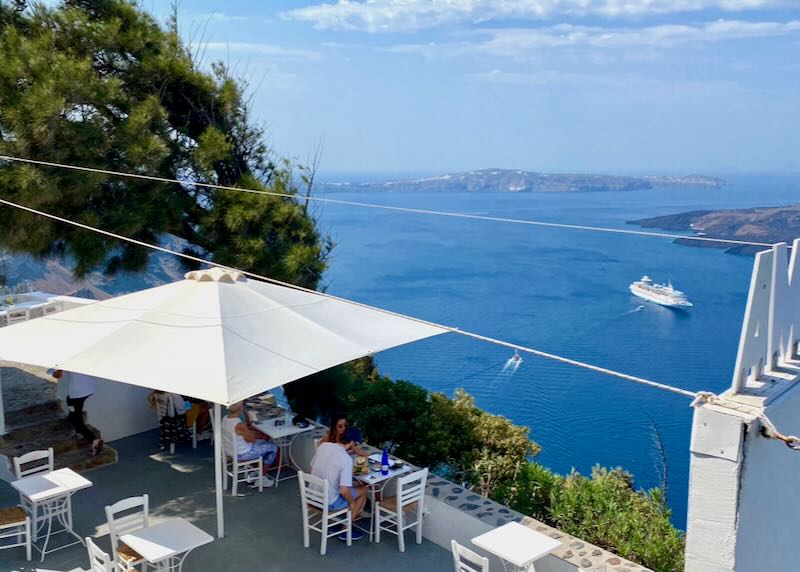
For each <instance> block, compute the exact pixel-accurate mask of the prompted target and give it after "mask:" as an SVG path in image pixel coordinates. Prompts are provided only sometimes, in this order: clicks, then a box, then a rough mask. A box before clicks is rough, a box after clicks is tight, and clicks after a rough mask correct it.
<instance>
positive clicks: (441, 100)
mask: <svg viewBox="0 0 800 572" xmlns="http://www.w3.org/2000/svg"><path fill="white" fill-rule="evenodd" d="M144 5H145V7H147V8H148V9H150V10H151V11H152V12H154V13H155V14H156V15H158V16H159V17H163V16H165V15H166V13H167V12H168V6H169V3H168V2H167V1H166V0H145V2H144ZM179 14H180V26H181V31H182V35H183V37H184V39H185V40H186V41H187V42H190V43H192V44H193V45H195V46H196V49H198V50H200V51H201V53H203V54H204V56H205V61H209V60H218V59H222V60H224V61H226V62H228V63H229V64H230V65H231V66H232V67H233V68H234V69H235V70H236V71H237V72H238V73H239V74H240V75H242V76H243V77H245V78H247V79H249V80H250V82H251V86H252V95H253V109H254V113H255V116H256V118H257V119H259V120H261V121H264V122H265V123H266V124H267V125H268V127H269V135H270V140H271V142H272V144H273V146H274V147H275V148H276V150H277V151H278V152H280V153H282V154H287V155H292V156H295V157H297V158H299V159H301V160H302V159H306V158H307V157H309V156H310V155H311V154H312V152H313V150H314V148H315V146H316V145H317V142H318V141H319V140H320V138H321V137H324V138H325V146H324V156H323V160H322V164H321V170H322V172H323V173H328V174H330V173H336V172H392V173H441V172H452V171H458V170H469V169H477V168H483V167H507V168H521V169H529V170H539V171H576V172H605V173H611V172H619V173H623V172H624V173H645V172H647V173H661V172H665V173H675V172H704V173H731V172H800V145H799V144H798V143H800V141H798V139H800V137H799V136H798V134H799V133H800V57H799V56H800V1H799V0H480V1H479V0H434V1H422V0H369V1H361V0H350V1H349V2H346V1H343V0H342V1H339V0H329V1H328V2H327V3H323V2H313V1H302V2H301V1H297V2H281V1H270V2H261V1H258V0H237V1H228V2H222V1H221V0H191V2H189V1H184V2H182V3H181V4H180V12H179Z"/></svg>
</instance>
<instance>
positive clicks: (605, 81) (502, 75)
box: [468, 69, 739, 96]
mask: <svg viewBox="0 0 800 572" xmlns="http://www.w3.org/2000/svg"><path fill="white" fill-rule="evenodd" d="M468 78H469V79H470V80H472V81H476V82H480V83H493V84H500V85H522V86H524V85H531V86H537V87H545V86H560V87H567V88H575V89H586V88H601V89H602V88H606V89H612V90H622V91H623V93H625V94H626V95H630V96H641V95H644V94H648V95H649V94H658V93H677V94H681V95H709V94H712V93H719V92H720V91H730V90H734V89H738V88H739V85H738V84H737V83H736V82H733V81H727V80H704V81H676V80H674V79H658V78H647V77H642V76H640V75H636V74H593V73H575V72H568V71H562V70H553V69H542V70H537V71H533V72H507V71H502V70H499V69H493V70H491V71H489V72H485V73H477V74H471V75H469V76H468Z"/></svg>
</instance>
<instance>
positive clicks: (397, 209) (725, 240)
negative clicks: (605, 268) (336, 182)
mask: <svg viewBox="0 0 800 572" xmlns="http://www.w3.org/2000/svg"><path fill="white" fill-rule="evenodd" d="M0 160H5V161H15V162H19V163H29V164H32V165H41V166H44V167H56V168H59V169H70V170H73V171H83V172H87V173H96V174H101V175H111V176H114V177H128V178H131V179H142V180H146V181H155V182H159V183H175V184H178V185H192V186H195V187H206V188H209V189H218V190H222V191H235V192H239V193H251V194H257V195H268V196H272V197H282V198H290V199H302V200H304V201H306V200H309V201H316V202H320V203H329V204H336V205H346V206H351V207H362V208H370V209H380V210H386V211H392V212H399V213H406V214H421V215H431V216H442V217H450V218H460V219H468V220H480V221H485V222H502V223H509V224H522V225H529V226H539V227H546V228H563V229H569V230H584V231H591V232H605V233H611V234H628V235H633V236H649V237H655V238H670V239H672V240H678V239H681V240H693V241H697V242H714V243H722V244H734V245H738V246H763V247H767V248H769V247H772V243H769V242H754V241H748V240H734V239H728V238H712V237H708V236H694V235H680V234H671V233H668V232H651V231H644V230H630V229H621V228H609V227H604V226H589V225H580V224H567V223H558V222H545V221H538V220H528V219H517V218H504V217H495V216H487V215H478V214H469V213H457V212H451V211H439V210H430V209H417V208H409V207H397V206H390V205H380V204H376V203H365V202H360V201H346V200H342V199H331V198H324V197H315V196H307V197H298V196H297V195H295V194H292V193H278V192H274V191H264V190H259V189H247V188H243V187H231V186H226V185H217V184H214V183H202V182H199V181H193V180H190V179H187V180H184V181H180V180H178V179H169V178H166V177H157V176H154V175H140V174H138V173H124V172H121V171H111V170H108V169H97V168H94V167H82V166H80V165H68V164H65V163H55V162H52V161H39V160H36V159H26V158H23V157H13V156H10V155H0Z"/></svg>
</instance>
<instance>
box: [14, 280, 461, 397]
mask: <svg viewBox="0 0 800 572" xmlns="http://www.w3.org/2000/svg"><path fill="white" fill-rule="evenodd" d="M447 331H448V330H446V329H444V328H440V327H436V326H433V325H430V324H427V323H424V322H420V321H416V320H413V319H409V318H404V317H400V316H396V315H393V314H389V313H386V312H382V311H380V310H376V309H372V308H368V307H364V306H360V305H358V304H354V303H350V302H347V301H343V300H338V299H335V298H330V297H327V296H323V295H320V294H317V293H312V292H307V291H302V290H297V289H294V288H289V287H285V286H278V285H275V284H269V283H265V282H259V281H255V280H248V279H247V278H246V277H244V276H243V275H242V274H241V273H239V272H235V271H228V270H223V269H219V268H214V269H211V270H199V271H195V272H189V273H188V274H186V279H185V280H181V281H178V282H174V283H171V284H166V285H164V286H158V287H156V288H150V289H147V290H142V291H140V292H135V293H133V294H128V295H125V296H119V297H117V298H112V299H109V300H104V301H101V302H96V303H94V304H89V305H86V306H83V307H80V308H75V309H71V310H67V311H65V312H59V313H55V314H50V315H48V316H44V317H42V318H37V319H35V320H31V321H28V322H23V323H20V324H16V325H14V326H9V327H5V328H2V329H0V359H4V360H8V361H14V362H19V363H26V364H33V365H39V366H44V367H55V368H59V369H64V370H68V371H74V372H78V373H83V374H87V375H93V376H96V377H101V378H105V379H110V380H114V381H120V382H124V383H129V384H132V385H138V386H141V387H147V388H152V389H159V390H163V391H168V392H172V393H179V394H181V395H185V396H191V397H195V398H199V399H205V400H208V401H212V402H214V403H220V404H223V405H230V404H231V403H235V402H237V401H240V400H242V399H245V398H248V397H251V396H253V395H256V394H258V393H261V392H263V391H266V390H268V389H272V388H274V387H277V386H279V385H282V384H284V383H288V382H290V381H293V380H295V379H299V378H301V377H305V376H307V375H309V374H312V373H315V372H318V371H322V370H325V369H328V368H330V367H333V366H335V365H338V364H341V363H345V362H348V361H350V360H353V359H356V358H359V357H363V356H365V355H370V354H373V353H376V352H379V351H381V350H385V349H388V348H391V347H395V346H399V345H403V344H406V343H409V342H412V341H416V340H420V339H424V338H428V337H431V336H435V335H439V334H443V333H446V332H447Z"/></svg>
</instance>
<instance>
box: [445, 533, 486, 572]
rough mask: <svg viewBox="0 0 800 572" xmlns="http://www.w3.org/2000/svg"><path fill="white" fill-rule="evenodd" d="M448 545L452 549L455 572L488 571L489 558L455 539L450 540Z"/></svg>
mask: <svg viewBox="0 0 800 572" xmlns="http://www.w3.org/2000/svg"><path fill="white" fill-rule="evenodd" d="M450 547H451V549H452V550H453V563H454V564H455V572H489V559H488V558H486V557H485V556H481V555H480V554H476V553H475V552H473V551H472V550H470V549H469V548H466V547H464V546H461V545H460V544H459V543H458V542H456V541H455V540H451V541H450Z"/></svg>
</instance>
